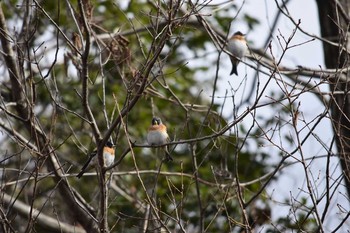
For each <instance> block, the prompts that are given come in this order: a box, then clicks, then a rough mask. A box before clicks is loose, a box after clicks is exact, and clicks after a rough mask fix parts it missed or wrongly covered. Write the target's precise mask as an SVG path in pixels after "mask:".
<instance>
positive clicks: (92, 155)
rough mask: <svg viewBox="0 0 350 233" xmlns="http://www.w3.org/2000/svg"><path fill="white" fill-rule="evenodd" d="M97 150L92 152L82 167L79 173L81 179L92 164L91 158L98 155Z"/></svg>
mask: <svg viewBox="0 0 350 233" xmlns="http://www.w3.org/2000/svg"><path fill="white" fill-rule="evenodd" d="M96 154H97V152H96V153H95V151H94V152H92V153H91V154H90V156H89V158H88V160H87V161H86V162H85V164H84V166H83V167H82V168H81V170H80V172H79V173H78V175H77V177H78V178H79V179H80V177H82V176H83V174H84V173H85V172H86V170H87V168H88V166H89V165H90V162H91V160H92V159H93V158H94V157H95V156H96Z"/></svg>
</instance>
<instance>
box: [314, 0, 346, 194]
mask: <svg viewBox="0 0 350 233" xmlns="http://www.w3.org/2000/svg"><path fill="white" fill-rule="evenodd" d="M316 2H317V6H318V13H319V20H320V26H321V35H322V37H323V38H324V39H326V40H328V41H330V42H332V43H333V44H332V43H329V42H326V41H324V42H323V50H324V57H325V63H326V67H327V68H330V69H341V68H346V67H349V65H350V62H349V54H348V52H347V49H348V48H350V47H349V46H350V45H349V44H348V43H349V42H348V37H349V32H348V31H349V17H350V14H349V11H350V3H349V1H348V0H337V1H335V0H317V1H316ZM329 83H330V91H331V92H335V91H337V92H342V93H343V94H337V95H332V96H331V99H330V107H331V119H332V126H333V130H334V133H335V138H336V144H337V149H338V153H339V158H340V161H341V167H342V170H343V175H344V178H345V179H344V180H345V185H346V189H347V193H348V196H349V195H350V99H349V98H350V93H349V91H350V87H349V85H350V73H349V71H347V72H345V73H342V74H341V73H337V74H335V75H332V76H331V77H330V79H329Z"/></svg>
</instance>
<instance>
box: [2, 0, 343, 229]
mask: <svg viewBox="0 0 350 233" xmlns="http://www.w3.org/2000/svg"><path fill="white" fill-rule="evenodd" d="M288 2H290V1H286V2H282V3H281V4H280V3H279V2H277V1H276V5H277V6H278V8H279V11H278V13H277V14H276V17H275V22H278V21H279V20H280V17H282V16H283V17H284V18H286V19H288V20H289V21H290V22H292V23H293V24H294V28H292V29H291V30H290V31H289V33H288V34H283V33H282V32H279V33H278V35H277V37H274V36H273V32H274V31H277V30H276V28H275V26H276V25H277V24H274V25H273V27H272V28H271V32H272V33H271V37H269V39H268V40H267V42H266V46H263V47H262V48H255V47H254V45H251V54H250V55H249V60H246V61H242V63H241V64H240V66H241V67H244V66H245V65H246V66H247V68H246V69H249V70H255V71H256V73H255V77H252V80H254V82H253V84H254V85H252V86H251V87H248V88H246V86H247V85H246V83H247V82H246V81H243V82H242V83H239V84H238V85H237V82H238V81H236V80H238V78H241V77H232V81H230V83H229V85H231V86H230V87H228V88H227V89H226V90H227V92H226V93H222V92H220V91H219V89H220V88H219V86H220V85H219V84H220V83H221V82H222V80H223V76H224V77H226V76H227V75H228V73H229V71H227V73H222V72H221V70H222V69H223V68H222V67H223V63H224V61H225V60H229V59H228V55H229V54H228V52H227V51H226V49H225V46H226V41H227V38H228V36H229V35H230V34H231V33H230V25H231V22H232V21H235V20H238V19H244V22H245V23H246V24H247V25H248V27H250V28H251V29H252V30H254V28H256V27H258V26H259V25H258V24H259V21H258V20H257V19H256V18H254V17H253V16H251V15H241V14H240V12H241V9H242V8H244V7H248V5H246V4H243V5H241V6H240V5H235V2H233V3H232V2H229V3H226V2H222V3H220V4H217V5H215V4H214V3H213V2H210V1H209V2H206V1H204V2H192V1H188V2H185V1H146V2H144V1H130V2H122V3H113V2H112V1H83V0H79V1H69V0H66V1H37V0H24V1H23V2H20V3H18V2H17V1H1V2H0V4H1V7H0V29H1V33H0V40H1V54H2V64H3V66H2V67H1V71H2V74H3V75H2V76H1V78H0V81H1V98H0V114H1V119H0V127H1V132H2V138H1V148H2V149H1V156H2V157H1V160H0V161H1V166H2V170H1V173H0V174H1V190H2V192H1V206H0V207H1V208H0V210H1V211H0V216H1V219H2V221H1V229H2V232H15V231H19V232H33V231H36V232H48V231H49V232H126V231H127V232H157V231H162V232H252V231H254V230H257V231H258V230H262V229H263V230H264V231H269V232H286V231H287V232H288V231H292V230H298V231H306V232H315V231H320V232H328V231H329V232H330V231H334V232H335V231H337V230H339V229H346V227H347V225H346V221H347V219H348V217H349V214H348V213H349V211H348V207H347V206H348V203H338V202H337V199H336V198H335V196H336V195H335V194H336V193H339V192H341V190H342V189H343V186H342V179H343V178H342V177H337V175H336V174H334V173H333V171H334V170H333V168H332V165H331V160H332V157H333V156H334V155H338V156H339V157H340V158H341V160H340V161H341V165H342V170H343V171H344V174H345V176H344V177H345V179H344V180H345V184H346V186H345V187H346V189H348V193H349V179H348V178H346V177H349V175H348V165H347V162H348V161H347V159H346V158H347V157H348V153H349V152H348V151H349V150H348V149H347V148H348V146H347V138H348V136H347V135H348V134H349V133H348V127H347V125H348V124H349V120H348V117H349V112H348V104H347V78H346V75H347V74H346V73H345V72H347V71H346V67H347V55H348V53H347V50H346V48H347V46H346V43H347V31H348V29H347V24H348V17H349V16H348V14H347V13H346V12H347V8H348V6H347V5H346V4H347V3H346V2H345V1H344V2H341V1H339V2H335V1H330V2H328V1H317V3H318V4H319V9H320V10H319V12H320V23H321V25H322V27H323V28H322V37H316V36H314V35H310V34H308V33H307V32H305V31H304V30H303V29H302V28H301V27H300V23H301V22H300V21H297V20H294V18H293V16H292V15H290V13H289V11H288ZM325 4H326V5H327V4H329V5H327V7H325ZM296 33H303V34H305V35H306V36H307V39H306V40H305V41H304V42H302V43H295V42H294V38H295V35H296ZM335 38H336V39H335ZM313 40H320V41H322V42H323V44H324V48H325V57H326V65H327V67H329V68H330V69H329V70H325V69H321V68H306V67H302V66H298V67H288V66H287V65H285V64H284V62H285V60H286V58H285V57H286V54H288V52H289V51H290V50H291V49H293V48H295V47H301V46H307V44H308V42H310V41H313ZM273 42H277V44H278V46H279V47H280V49H281V52H280V53H279V54H276V50H275V44H274V43H273ZM306 48H307V47H306ZM244 64H245V65H244ZM227 70H228V69H227ZM241 76H243V74H241ZM245 80H247V79H245ZM234 82H236V84H235V85H233V84H232V83H234ZM324 85H329V86H330V91H329V92H328V93H326V94H325V93H324V92H323V91H321V89H322V87H323V86H324ZM236 86H237V87H236ZM271 86H275V87H277V89H275V90H273V91H271V89H270V87H271ZM245 88H246V89H247V90H245ZM242 89H243V90H245V92H246V93H248V98H245V99H241V100H237V99H239V98H240V97H239V93H240V92H241V91H242ZM208 93H210V94H208ZM310 94H311V95H314V96H316V97H317V99H318V101H320V103H322V104H323V107H324V108H323V109H322V110H321V111H320V114H318V115H317V116H316V117H314V118H312V119H309V118H307V117H305V116H304V115H303V113H302V112H301V111H300V108H301V106H303V105H304V103H303V100H302V99H303V98H304V96H308V95H310ZM220 99H221V100H223V101H221V102H220V103H219V102H218V100H220ZM229 104H230V105H229ZM228 106H231V108H230V109H229V110H230V116H229V117H227V116H225V115H224V114H223V112H224V111H227V109H228ZM153 116H159V117H161V118H162V119H163V121H164V123H165V124H166V125H167V127H168V132H169V135H170V136H171V142H170V143H169V146H170V148H171V154H172V156H173V158H174V162H172V163H164V162H163V161H162V157H163V154H162V152H161V150H158V149H157V148H150V147H149V146H148V145H146V143H145V138H146V134H147V128H148V126H149V125H150V124H151V119H152V117H153ZM329 118H330V119H331V120H332V124H333V129H334V132H335V134H334V140H332V141H330V142H324V141H323V140H322V139H320V136H321V135H318V134H317V133H316V132H317V131H316V129H317V128H318V127H320V126H321V122H322V121H325V120H328V119H329ZM313 139H316V140H317V145H315V146H318V147H320V148H321V149H320V151H322V152H320V153H319V154H312V155H308V154H307V151H306V150H305V143H307V142H308V141H310V140H313ZM107 140H112V141H113V142H114V143H115V144H116V145H117V147H116V154H115V155H116V160H115V163H114V164H113V165H112V166H110V167H103V166H101V165H102V164H103V157H102V148H103V146H104V145H105V143H106V142H107ZM335 144H336V148H335ZM95 148H97V156H98V164H99V165H98V166H96V172H88V173H86V174H85V175H84V176H83V177H82V178H81V179H77V178H76V177H75V176H76V174H77V172H79V170H80V168H81V166H82V165H83V164H84V162H85V161H86V159H87V158H88V155H89V154H90V153H91V152H92V151H93V150H94V149H95ZM337 151H338V152H337ZM315 161H324V162H325V166H324V170H325V172H324V173H322V172H320V173H321V174H319V175H318V176H317V175H315V174H314V173H313V171H312V170H311V168H310V167H311V166H313V164H314V163H315ZM295 165H298V166H301V167H302V171H303V173H302V174H295V177H293V178H295V179H303V180H305V187H303V189H301V191H300V195H298V196H294V195H291V196H290V197H289V199H286V200H285V201H284V202H283V203H276V202H275V200H274V195H273V193H271V192H269V191H268V190H267V188H268V187H270V186H273V184H274V182H275V181H276V182H278V180H280V179H281V178H282V179H283V176H286V174H284V172H285V171H286V168H288V167H291V166H295ZM277 191H279V190H277ZM333 205H337V206H338V212H337V213H338V216H339V217H338V219H337V221H333V223H332V224H330V225H327V224H326V222H327V219H331V218H332V215H331V214H330V213H332V214H334V212H331V211H332V209H331V207H332V206H333ZM281 206H287V207H288V208H289V214H288V215H287V216H278V217H277V218H276V217H275V218H272V214H271V212H273V211H275V212H276V210H277V212H278V208H279V207H281ZM277 215H278V213H277ZM331 221H332V219H331Z"/></svg>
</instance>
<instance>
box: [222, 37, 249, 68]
mask: <svg viewBox="0 0 350 233" xmlns="http://www.w3.org/2000/svg"><path fill="white" fill-rule="evenodd" d="M227 49H228V51H230V53H232V54H233V55H234V56H230V59H231V63H232V70H231V73H230V75H232V74H236V75H238V73H237V65H238V63H239V60H238V59H237V58H239V59H241V58H243V57H244V56H245V55H246V53H247V51H248V46H247V41H246V40H245V38H244V34H243V33H242V32H240V31H238V32H236V33H235V34H233V36H232V37H231V38H230V39H229V41H228V43H227Z"/></svg>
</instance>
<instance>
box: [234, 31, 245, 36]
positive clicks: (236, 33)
mask: <svg viewBox="0 0 350 233" xmlns="http://www.w3.org/2000/svg"><path fill="white" fill-rule="evenodd" d="M233 35H234V36H245V34H243V33H242V32H240V31H237V32H235V34H233Z"/></svg>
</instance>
